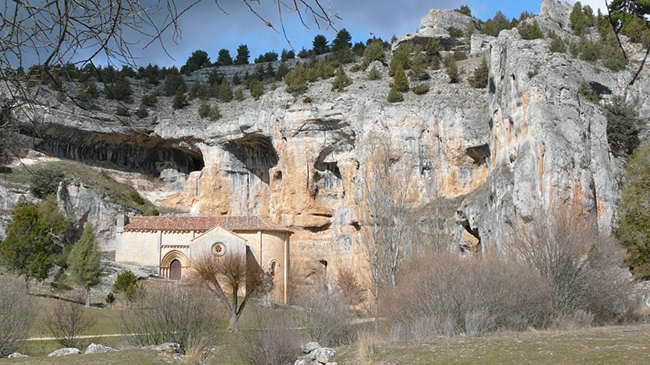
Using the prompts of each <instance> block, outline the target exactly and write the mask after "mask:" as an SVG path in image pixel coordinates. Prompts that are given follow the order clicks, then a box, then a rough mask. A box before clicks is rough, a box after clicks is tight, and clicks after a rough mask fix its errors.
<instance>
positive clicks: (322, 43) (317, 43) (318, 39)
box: [312, 34, 330, 55]
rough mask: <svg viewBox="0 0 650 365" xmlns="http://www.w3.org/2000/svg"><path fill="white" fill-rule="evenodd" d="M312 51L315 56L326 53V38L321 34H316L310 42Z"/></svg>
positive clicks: (328, 48)
mask: <svg viewBox="0 0 650 365" xmlns="http://www.w3.org/2000/svg"><path fill="white" fill-rule="evenodd" d="M312 46H313V51H314V53H315V54H316V55H319V54H323V53H327V52H329V51H330V47H329V46H328V45H327V38H325V36H324V35H322V34H317V35H316V36H315V37H314V41H313V42H312Z"/></svg>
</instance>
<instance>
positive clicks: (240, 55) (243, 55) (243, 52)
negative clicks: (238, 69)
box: [235, 44, 251, 65]
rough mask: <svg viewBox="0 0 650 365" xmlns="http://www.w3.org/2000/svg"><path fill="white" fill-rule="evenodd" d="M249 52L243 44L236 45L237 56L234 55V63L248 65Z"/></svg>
mask: <svg viewBox="0 0 650 365" xmlns="http://www.w3.org/2000/svg"><path fill="white" fill-rule="evenodd" d="M250 56H251V53H250V51H249V50H248V46H247V45H245V44H240V45H239V47H237V57H235V65H248V59H249V58H250Z"/></svg>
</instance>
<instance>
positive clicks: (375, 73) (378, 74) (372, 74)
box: [368, 66, 381, 80]
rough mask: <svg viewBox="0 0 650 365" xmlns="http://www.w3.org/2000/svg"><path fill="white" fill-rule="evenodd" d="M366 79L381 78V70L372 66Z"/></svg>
mask: <svg viewBox="0 0 650 365" xmlns="http://www.w3.org/2000/svg"><path fill="white" fill-rule="evenodd" d="M368 80H381V72H379V70H377V67H375V66H372V68H371V69H370V71H369V72H368Z"/></svg>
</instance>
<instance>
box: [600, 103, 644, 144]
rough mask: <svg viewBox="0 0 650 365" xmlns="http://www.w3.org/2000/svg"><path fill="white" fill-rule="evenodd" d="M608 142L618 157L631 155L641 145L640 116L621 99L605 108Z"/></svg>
mask: <svg viewBox="0 0 650 365" xmlns="http://www.w3.org/2000/svg"><path fill="white" fill-rule="evenodd" d="M605 117H606V118H607V140H608V142H609V148H610V149H611V151H612V153H613V154H615V155H618V156H625V155H629V154H631V153H632V152H633V151H634V149H635V148H636V146H638V145H639V137H638V136H637V135H638V133H639V129H638V125H639V120H638V115H637V113H636V111H635V110H634V108H632V107H631V106H629V105H627V104H626V103H625V101H624V100H623V99H621V98H614V99H613V101H612V103H611V104H609V105H607V106H606V107H605Z"/></svg>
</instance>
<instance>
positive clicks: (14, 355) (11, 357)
mask: <svg viewBox="0 0 650 365" xmlns="http://www.w3.org/2000/svg"><path fill="white" fill-rule="evenodd" d="M19 357H29V356H27V355H24V354H21V353H20V352H14V353H13V354H9V356H7V358H8V359H16V358H19Z"/></svg>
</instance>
